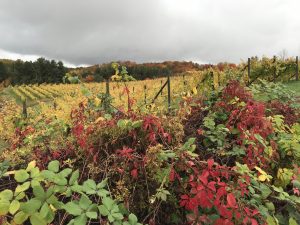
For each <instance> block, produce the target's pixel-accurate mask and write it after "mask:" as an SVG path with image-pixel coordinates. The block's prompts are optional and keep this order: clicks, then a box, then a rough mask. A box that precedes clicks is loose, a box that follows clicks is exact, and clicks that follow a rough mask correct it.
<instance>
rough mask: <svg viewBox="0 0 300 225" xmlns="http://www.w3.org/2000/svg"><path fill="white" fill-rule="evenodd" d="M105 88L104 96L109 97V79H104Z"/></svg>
mask: <svg viewBox="0 0 300 225" xmlns="http://www.w3.org/2000/svg"><path fill="white" fill-rule="evenodd" d="M105 86H106V94H107V95H109V79H106V82H105Z"/></svg>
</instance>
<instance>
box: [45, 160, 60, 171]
mask: <svg viewBox="0 0 300 225" xmlns="http://www.w3.org/2000/svg"><path fill="white" fill-rule="evenodd" d="M48 170H50V171H52V172H54V173H57V172H58V171H59V162H58V161H57V160H54V161H51V162H50V163H49V164H48Z"/></svg>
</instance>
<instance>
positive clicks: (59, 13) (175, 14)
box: [0, 0, 300, 65]
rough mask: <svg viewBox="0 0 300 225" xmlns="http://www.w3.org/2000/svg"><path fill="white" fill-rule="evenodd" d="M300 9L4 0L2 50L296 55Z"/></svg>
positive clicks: (85, 57)
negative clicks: (283, 52) (284, 52)
mask: <svg viewBox="0 0 300 225" xmlns="http://www.w3.org/2000/svg"><path fill="white" fill-rule="evenodd" d="M299 10H300V2H299V1H298V0H185V1H183V0H85V1H79V0H42V1H40V0H22V1H21V0H0V50H2V51H5V52H11V53H16V54H18V55H36V56H45V57H47V58H54V59H59V60H63V61H65V62H69V63H72V64H75V65H79V64H96V63H102V62H108V61H113V60H134V61H138V62H145V61H164V60H193V61H197V62H219V61H231V62H239V61H240V59H245V58H247V57H249V56H253V55H259V56H261V55H273V54H277V53H278V52H280V51H281V50H283V49H285V50H287V52H288V53H289V54H290V55H296V54H299V53H300V43H299V40H300V13H298V12H299ZM0 58H1V51H0Z"/></svg>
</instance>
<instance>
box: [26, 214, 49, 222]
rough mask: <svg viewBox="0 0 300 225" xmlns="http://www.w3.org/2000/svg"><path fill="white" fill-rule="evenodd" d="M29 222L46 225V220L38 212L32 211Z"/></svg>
mask: <svg viewBox="0 0 300 225" xmlns="http://www.w3.org/2000/svg"><path fill="white" fill-rule="evenodd" d="M30 222H31V224H32V225H47V222H46V221H45V220H44V219H43V218H42V217H41V215H40V214H39V213H34V214H33V215H31V216H30Z"/></svg>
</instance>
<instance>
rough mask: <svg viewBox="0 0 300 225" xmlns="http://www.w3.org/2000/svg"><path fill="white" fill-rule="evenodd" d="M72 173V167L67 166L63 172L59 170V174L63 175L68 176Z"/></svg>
mask: <svg viewBox="0 0 300 225" xmlns="http://www.w3.org/2000/svg"><path fill="white" fill-rule="evenodd" d="M71 173H72V169H70V168H66V169H64V170H62V171H61V172H59V175H60V176H62V177H67V176H69V175H70V174H71Z"/></svg>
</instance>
